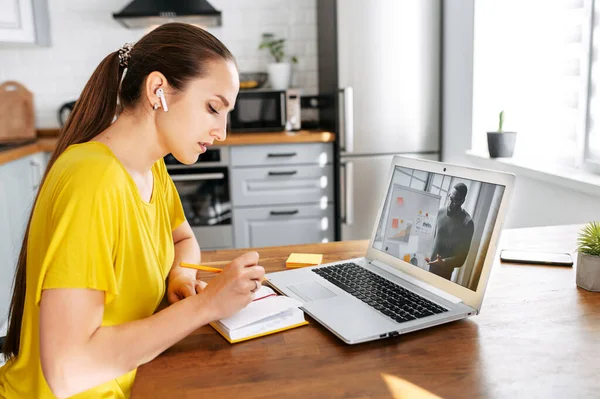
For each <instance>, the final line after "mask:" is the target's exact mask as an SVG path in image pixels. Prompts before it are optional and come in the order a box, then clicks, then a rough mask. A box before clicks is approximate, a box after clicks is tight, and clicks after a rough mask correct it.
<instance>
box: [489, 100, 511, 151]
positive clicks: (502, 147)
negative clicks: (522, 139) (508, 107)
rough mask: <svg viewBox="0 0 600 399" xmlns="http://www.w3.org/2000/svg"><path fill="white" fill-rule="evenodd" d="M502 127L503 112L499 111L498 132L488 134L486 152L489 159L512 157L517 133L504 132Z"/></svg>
mask: <svg viewBox="0 0 600 399" xmlns="http://www.w3.org/2000/svg"><path fill="white" fill-rule="evenodd" d="M503 126H504V111H500V115H498V131H497V132H488V133H487V139H488V151H489V152H490V158H500V157H512V155H513V152H514V150H515V142H516V141H517V132H505V131H504V130H503Z"/></svg>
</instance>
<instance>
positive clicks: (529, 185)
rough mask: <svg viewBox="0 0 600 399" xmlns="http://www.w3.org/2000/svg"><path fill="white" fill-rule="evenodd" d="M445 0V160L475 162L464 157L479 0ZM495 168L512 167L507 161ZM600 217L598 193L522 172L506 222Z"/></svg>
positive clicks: (525, 224)
mask: <svg viewBox="0 0 600 399" xmlns="http://www.w3.org/2000/svg"><path fill="white" fill-rule="evenodd" d="M443 1H444V19H443V21H444V32H443V38H444V42H443V43H444V58H443V83H442V84H443V97H442V108H443V114H442V118H443V120H442V135H443V151H442V159H443V160H444V161H445V162H452V163H458V164H463V165H471V166H480V167H489V163H486V164H477V165H476V164H474V163H472V162H471V161H469V160H468V159H467V158H466V156H465V151H466V150H468V149H470V148H471V139H472V131H473V130H472V129H473V127H472V121H473V114H472V110H473V48H474V46H473V42H474V29H473V27H474V25H473V24H474V8H475V7H474V1H473V0H443ZM496 169H499V170H507V171H508V170H509V169H508V168H505V167H504V166H503V165H498V166H497V168H496ZM599 219H600V206H599V205H598V198H597V197H594V196H592V195H589V194H585V193H582V192H578V191H574V190H568V189H566V188H563V187H561V186H557V185H555V184H551V183H547V182H542V181H539V180H536V179H532V178H528V177H525V176H520V175H518V174H517V179H516V186H515V190H514V193H513V198H512V201H511V205H510V210H509V214H508V216H507V219H506V221H505V227H506V228H513V227H529V226H545V225H555V224H570V223H583V222H586V221H588V220H599Z"/></svg>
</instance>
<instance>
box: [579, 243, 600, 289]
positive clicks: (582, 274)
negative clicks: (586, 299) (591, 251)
mask: <svg viewBox="0 0 600 399" xmlns="http://www.w3.org/2000/svg"><path fill="white" fill-rule="evenodd" d="M575 282H576V283H577V285H578V286H580V287H581V288H584V289H586V290H588V291H600V256H593V255H586V254H582V253H581V252H579V253H578V255H577V272H576V277H575Z"/></svg>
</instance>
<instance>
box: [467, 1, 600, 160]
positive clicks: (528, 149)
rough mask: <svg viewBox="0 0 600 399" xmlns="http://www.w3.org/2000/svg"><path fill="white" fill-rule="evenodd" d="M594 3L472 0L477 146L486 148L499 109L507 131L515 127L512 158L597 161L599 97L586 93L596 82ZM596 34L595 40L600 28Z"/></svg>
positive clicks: (599, 74)
mask: <svg viewBox="0 0 600 399" xmlns="http://www.w3.org/2000/svg"><path fill="white" fill-rule="evenodd" d="M595 1H596V0H551V1H548V0H525V1H523V0H502V1H498V0H477V1H476V2H475V32H474V35H475V42H474V64H473V71H474V72H473V73H474V77H473V138H472V147H473V148H474V149H479V150H481V151H487V133H486V132H488V131H496V130H497V127H498V114H499V112H500V111H502V110H504V111H505V125H504V130H505V131H517V133H518V134H517V145H516V147H515V155H514V156H515V157H516V158H527V159H536V160H537V159H539V160H551V161H553V162H559V163H561V164H565V165H569V166H582V165H583V164H584V163H585V162H589V160H590V159H592V158H591V157H592V156H596V159H598V161H599V163H598V165H599V166H600V101H597V102H596V106H595V108H594V105H593V101H591V100H593V97H589V94H592V95H593V94H594V90H593V88H594V85H593V84H591V83H590V76H592V75H593V76H596V75H597V78H596V79H597V81H598V84H600V65H599V66H598V67H596V65H595V63H593V62H592V61H591V59H592V55H593V54H596V55H597V53H598V51H594V52H592V51H591V49H592V48H594V50H595V47H594V46H593V41H592V32H593V29H592V24H593V18H592V16H593V10H594V2H595ZM597 6H598V7H600V0H597ZM598 7H597V8H598ZM596 20H598V19H596ZM596 36H597V37H598V38H599V39H598V41H597V44H599V45H600V29H598V32H597V33H596ZM598 63H599V64H600V61H598ZM590 64H592V68H591V69H590ZM596 69H598V72H597V73H596V74H595V75H594V74H592V73H590V71H592V72H595V70H596ZM592 83H593V79H592ZM599 100H600V99H599ZM596 108H598V110H597V111H596V113H597V114H598V116H597V117H594V113H593V112H590V113H589V116H590V117H589V118H588V109H589V110H593V109H596ZM594 120H596V121H598V124H597V127H598V128H597V129H596V130H598V133H597V134H594V123H593V122H594ZM588 121H590V122H591V123H588ZM588 131H589V132H590V134H589V140H588V139H587V138H588ZM588 143H589V151H588V149H587V147H588V145H587V144H588ZM587 154H589V156H587ZM599 170H600V168H599Z"/></svg>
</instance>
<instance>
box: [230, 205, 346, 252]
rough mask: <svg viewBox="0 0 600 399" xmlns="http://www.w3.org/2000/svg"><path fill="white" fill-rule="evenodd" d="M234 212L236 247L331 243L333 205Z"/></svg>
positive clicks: (281, 207) (251, 209) (275, 207)
mask: <svg viewBox="0 0 600 399" xmlns="http://www.w3.org/2000/svg"><path fill="white" fill-rule="evenodd" d="M323 205H324V206H321V204H314V205H302V206H295V205H292V206H270V207H260V208H245V209H234V210H233V226H234V227H233V233H234V243H235V246H236V248H250V247H267V246H274V245H296V244H311V243H319V242H328V241H333V238H334V236H333V227H334V220H333V217H334V216H333V203H327V204H323Z"/></svg>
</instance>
